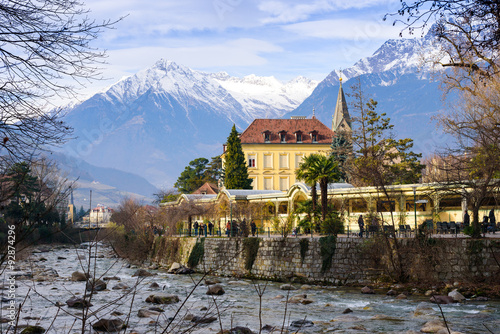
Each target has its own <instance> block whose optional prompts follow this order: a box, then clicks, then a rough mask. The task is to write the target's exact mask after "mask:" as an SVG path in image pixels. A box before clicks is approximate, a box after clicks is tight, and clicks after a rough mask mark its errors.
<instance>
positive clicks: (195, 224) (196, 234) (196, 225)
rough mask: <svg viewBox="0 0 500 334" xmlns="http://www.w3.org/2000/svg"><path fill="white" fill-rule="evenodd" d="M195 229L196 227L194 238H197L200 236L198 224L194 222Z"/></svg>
mask: <svg viewBox="0 0 500 334" xmlns="http://www.w3.org/2000/svg"><path fill="white" fill-rule="evenodd" d="M193 227H194V236H195V237H197V236H198V222H197V221H195V222H194V224H193Z"/></svg>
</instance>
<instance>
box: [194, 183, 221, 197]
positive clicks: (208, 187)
mask: <svg viewBox="0 0 500 334" xmlns="http://www.w3.org/2000/svg"><path fill="white" fill-rule="evenodd" d="M202 193H205V194H207V195H217V194H218V193H219V188H218V187H217V185H215V184H213V183H209V182H205V183H204V184H203V185H202V186H201V187H199V188H198V189H196V190H195V191H193V194H202Z"/></svg>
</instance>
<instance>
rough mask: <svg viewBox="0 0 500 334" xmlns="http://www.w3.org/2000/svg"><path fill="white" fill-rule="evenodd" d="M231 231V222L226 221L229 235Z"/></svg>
mask: <svg viewBox="0 0 500 334" xmlns="http://www.w3.org/2000/svg"><path fill="white" fill-rule="evenodd" d="M230 231H231V222H230V221H228V222H227V223H226V235H227V236H228V237H229V232H230Z"/></svg>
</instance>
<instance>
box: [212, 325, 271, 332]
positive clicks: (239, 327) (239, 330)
mask: <svg viewBox="0 0 500 334" xmlns="http://www.w3.org/2000/svg"><path fill="white" fill-rule="evenodd" d="M262 329H263V330H265V329H264V327H263V328H262ZM219 333H220V332H219ZM226 333H227V334H254V333H253V332H252V330H251V329H250V328H247V327H241V326H236V327H234V328H231V329H230V330H228V331H224V334H226Z"/></svg>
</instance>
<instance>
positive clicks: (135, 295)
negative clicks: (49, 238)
mask: <svg viewBox="0 0 500 334" xmlns="http://www.w3.org/2000/svg"><path fill="white" fill-rule="evenodd" d="M16 269H17V270H16V272H15V273H16V277H15V278H16V285H17V288H16V294H17V296H16V302H17V303H18V304H21V306H22V307H21V313H20V317H19V322H18V326H19V327H21V328H27V326H38V327H41V328H43V329H44V330H45V331H46V332H57V333H73V332H76V331H80V330H79V329H78V328H79V327H80V328H81V326H82V325H83V322H82V319H85V324H87V325H86V328H90V327H89V326H92V327H94V328H95V329H96V330H99V331H106V330H112V329H118V328H121V327H123V326H124V325H127V328H128V329H127V331H130V333H141V334H143V333H155V332H158V330H159V329H161V330H163V329H165V328H167V327H168V330H167V332H172V333H175V332H181V331H184V330H188V329H189V330H190V331H192V332H193V333H219V332H222V331H226V330H229V329H231V328H236V327H238V328H240V329H241V332H243V333H258V332H259V330H260V329H261V328H264V329H265V330H267V332H268V333H269V332H272V330H273V329H274V330H279V331H281V328H282V327H284V328H285V330H289V331H293V332H296V331H299V332H300V333H327V332H337V331H338V332H342V333H375V332H384V333H391V332H392V333H416V332H420V331H431V330H432V331H434V332H439V331H440V330H441V331H442V330H443V328H445V326H446V324H445V323H444V322H443V318H442V315H441V312H440V310H439V307H438V305H436V304H433V303H431V302H430V301H429V298H430V296H426V295H425V293H426V292H427V290H433V289H434V290H436V292H438V293H440V294H441V293H442V292H444V290H441V289H442V287H437V286H436V287H434V286H427V287H424V286H422V287H416V286H410V285H397V284H392V285H391V284H388V283H378V284H373V285H371V286H369V287H367V288H372V289H373V292H374V293H373V294H372V293H362V291H361V287H355V288H352V287H342V288H339V287H334V286H322V285H310V284H300V283H298V282H290V283H286V284H283V283H278V282H266V281H251V280H246V279H239V278H235V277H213V276H210V277H209V276H204V275H202V274H185V275H181V274H173V272H176V273H181V272H184V273H187V272H189V270H188V269H189V268H186V267H183V266H182V265H176V266H174V267H171V266H169V267H168V269H171V270H170V271H171V272H172V273H168V270H167V268H164V269H162V268H160V267H158V266H157V265H155V264H153V265H151V266H146V267H144V268H140V267H138V266H134V265H130V264H129V263H127V262H126V261H123V260H122V259H119V258H117V257H116V255H115V254H114V253H113V251H112V250H111V248H109V247H106V246H105V245H102V244H99V245H97V248H94V247H91V248H88V245H82V246H81V247H77V248H72V247H67V246H55V247H52V248H48V247H47V248H38V247H35V248H34V249H33V250H32V252H31V253H30V255H29V256H28V257H26V259H25V260H22V261H19V262H18V263H17V264H16ZM85 272H87V273H88V274H85ZM457 284H458V286H455V285H454V284H452V286H450V287H447V288H448V289H450V291H451V289H454V288H458V289H459V290H460V289H461V288H462V286H461V285H460V283H457ZM391 290H392V292H391V293H389V292H390V291H391ZM258 291H260V292H261V293H259V292H258ZM471 297H472V296H471ZM471 297H468V298H467V299H465V301H462V302H459V303H451V304H442V305H440V306H441V307H442V308H443V309H444V312H445V314H446V320H447V324H448V325H449V326H450V327H451V329H452V332H455V333H480V331H477V329H478V328H484V327H481V326H482V324H487V325H488V326H489V328H491V329H492V330H493V331H494V332H495V331H496V332H498V331H500V314H499V312H500V311H499V310H500V307H499V306H500V304H499V303H498V302H497V301H495V300H492V299H490V300H486V299H483V300H481V299H479V298H477V297H476V298H471ZM2 298H6V296H5V294H2ZM184 302H185V303H184ZM181 305H182V306H181ZM259 305H262V308H259ZM6 306H7V305H6V304H5V303H4V304H3V305H2V309H4V310H6ZM259 310H261V311H262V321H260V320H259V312H260V311H259ZM285 310H286V312H285ZM285 313H286V314H287V315H286V319H285ZM89 324H90V325H89ZM1 326H2V331H6V329H7V327H5V326H8V322H7V323H4V324H1ZM263 333H266V331H263Z"/></svg>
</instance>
